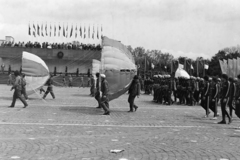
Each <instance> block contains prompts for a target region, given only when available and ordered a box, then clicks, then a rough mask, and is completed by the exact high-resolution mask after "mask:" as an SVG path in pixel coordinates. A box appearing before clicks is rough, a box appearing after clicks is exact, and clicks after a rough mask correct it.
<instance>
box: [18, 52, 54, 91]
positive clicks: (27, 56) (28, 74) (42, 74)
mask: <svg viewBox="0 0 240 160" xmlns="http://www.w3.org/2000/svg"><path fill="white" fill-rule="evenodd" d="M22 73H24V74H25V79H26V82H27V84H26V92H27V94H28V95H30V94H33V93H34V92H35V90H36V89H39V88H40V87H42V86H43V85H44V84H45V83H46V81H47V80H48V79H49V77H50V75H49V69H48V67H47V65H46V64H45V62H44V61H43V60H42V59H41V58H40V57H38V56H36V55H34V54H31V53H28V52H25V51H23V53H22Z"/></svg>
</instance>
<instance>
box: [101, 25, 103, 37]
mask: <svg viewBox="0 0 240 160" xmlns="http://www.w3.org/2000/svg"><path fill="white" fill-rule="evenodd" d="M101 35H103V29H102V26H101Z"/></svg>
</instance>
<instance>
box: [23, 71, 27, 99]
mask: <svg viewBox="0 0 240 160" xmlns="http://www.w3.org/2000/svg"><path fill="white" fill-rule="evenodd" d="M26 85H27V82H26V79H25V74H22V95H23V96H24V98H25V99H26V101H28V95H27V93H26Z"/></svg>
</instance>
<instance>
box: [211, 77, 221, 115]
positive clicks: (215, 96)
mask: <svg viewBox="0 0 240 160" xmlns="http://www.w3.org/2000/svg"><path fill="white" fill-rule="evenodd" d="M210 93H211V94H210V98H209V99H210V105H209V108H210V109H211V110H212V111H213V113H214V115H213V119H217V117H218V110H217V102H218V94H219V87H218V83H217V78H216V77H213V82H212V83H211V84H210Z"/></svg>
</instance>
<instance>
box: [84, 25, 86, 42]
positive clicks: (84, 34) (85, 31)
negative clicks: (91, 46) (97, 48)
mask: <svg viewBox="0 0 240 160" xmlns="http://www.w3.org/2000/svg"><path fill="white" fill-rule="evenodd" d="M85 38H86V27H85V26H84V39H85Z"/></svg>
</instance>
